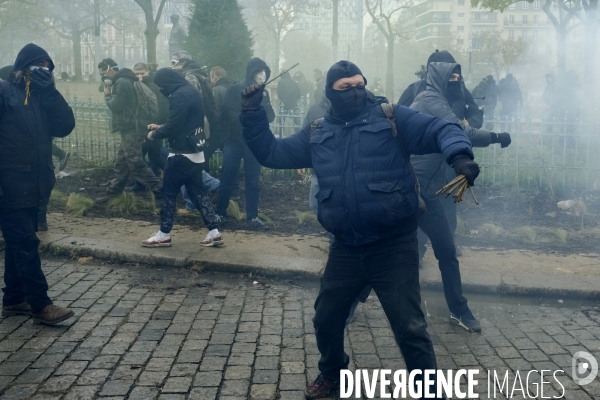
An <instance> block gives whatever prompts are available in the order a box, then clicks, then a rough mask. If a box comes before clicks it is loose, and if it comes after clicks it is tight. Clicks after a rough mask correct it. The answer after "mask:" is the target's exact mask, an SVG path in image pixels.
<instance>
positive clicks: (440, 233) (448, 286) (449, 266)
mask: <svg viewBox="0 0 600 400" xmlns="http://www.w3.org/2000/svg"><path fill="white" fill-rule="evenodd" d="M461 80H462V77H461V67H460V65H459V64H456V63H445V62H433V63H430V64H429V66H428V67H427V89H426V90H425V91H424V92H421V93H420V94H419V95H417V97H416V98H415V101H414V103H413V104H412V105H411V106H410V108H412V109H413V110H416V111H419V112H421V113H424V114H429V115H432V116H434V117H438V118H443V119H444V120H446V121H449V122H452V123H455V124H458V125H460V127H461V128H462V129H463V131H464V132H465V133H466V134H467V136H468V137H469V139H470V141H471V143H472V145H473V147H487V146H489V145H490V144H492V143H499V144H500V145H501V146H502V147H503V148H504V147H507V146H509V145H510V142H511V138H510V135H509V134H508V133H505V132H503V133H498V134H496V133H494V132H490V131H487V130H484V129H475V128H473V127H471V126H469V125H468V124H465V122H464V121H463V120H462V119H460V118H459V117H457V116H456V115H455V113H454V111H453V110H455V109H457V107H453V105H454V104H456V103H459V104H462V97H463V93H464V92H463V91H462V86H463V84H462V82H461ZM458 109H460V108H458ZM411 163H412V165H413V167H414V170H415V173H416V175H417V178H418V179H419V183H420V185H421V196H422V198H423V200H424V201H425V203H426V205H427V212H426V213H425V214H423V215H421V216H420V217H419V236H418V238H419V240H418V243H419V257H420V258H422V257H423V255H424V253H425V242H426V241H427V237H429V240H431V246H432V247H433V252H434V254H435V257H436V258H437V260H438V263H439V268H440V271H441V274H442V283H443V285H444V294H445V296H446V303H447V304H448V308H449V309H450V312H451V313H452V314H451V315H450V321H451V322H452V323H454V324H456V325H459V326H461V327H463V328H465V329H467V330H468V331H470V332H479V331H481V325H480V324H479V322H478V321H477V319H475V317H474V316H473V313H472V312H471V310H470V309H469V307H468V305H467V299H466V298H465V297H464V296H463V295H462V282H461V276H460V267H459V263H458V259H457V258H456V257H457V255H456V247H455V245H454V238H453V231H452V230H451V227H450V224H449V223H448V218H450V217H451V216H452V217H453V218H454V220H456V204H455V203H454V201H452V204H453V205H454V206H455V207H454V209H453V210H451V211H448V210H445V209H444V205H443V204H442V202H441V200H440V198H439V197H438V196H437V195H436V192H437V190H438V189H440V188H441V187H443V186H444V185H445V184H446V183H447V182H448V181H447V179H448V177H447V176H448V175H449V174H448V173H447V171H446V166H445V164H446V163H445V162H444V157H443V155H442V154H439V153H434V154H424V155H413V156H411ZM443 201H444V202H447V200H446V199H444V200H443ZM451 213H454V214H453V215H452V214H451ZM423 232H424V233H423ZM426 235H427V236H426Z"/></svg>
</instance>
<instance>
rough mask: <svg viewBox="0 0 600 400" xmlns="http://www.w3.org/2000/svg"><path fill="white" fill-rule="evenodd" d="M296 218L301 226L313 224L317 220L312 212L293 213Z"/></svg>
mask: <svg viewBox="0 0 600 400" xmlns="http://www.w3.org/2000/svg"><path fill="white" fill-rule="evenodd" d="M294 214H296V218H298V224H299V225H303V224H304V223H305V222H313V221H316V220H317V216H316V215H315V213H314V212H312V211H304V212H302V211H298V210H296V211H294Z"/></svg>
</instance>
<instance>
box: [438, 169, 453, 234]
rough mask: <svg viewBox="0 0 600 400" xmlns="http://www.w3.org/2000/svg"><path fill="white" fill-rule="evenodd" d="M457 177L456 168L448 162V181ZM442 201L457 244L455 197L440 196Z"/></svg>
mask: <svg viewBox="0 0 600 400" xmlns="http://www.w3.org/2000/svg"><path fill="white" fill-rule="evenodd" d="M454 178H456V172H454V168H452V167H450V166H449V165H448V164H446V180H447V181H448V182H452V180H453V179H454ZM439 199H440V200H441V201H442V205H443V206H444V211H445V212H446V218H448V224H449V225H450V232H451V233H452V237H453V238H454V242H455V244H456V225H457V219H456V203H455V202H454V198H453V197H452V196H448V197H447V198H445V197H439Z"/></svg>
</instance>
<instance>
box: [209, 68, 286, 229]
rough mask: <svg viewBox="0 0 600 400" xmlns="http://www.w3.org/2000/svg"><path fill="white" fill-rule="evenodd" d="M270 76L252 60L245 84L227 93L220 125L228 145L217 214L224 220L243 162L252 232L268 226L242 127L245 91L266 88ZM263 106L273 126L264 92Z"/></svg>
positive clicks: (256, 166) (256, 169)
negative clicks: (256, 86)
mask: <svg viewBox="0 0 600 400" xmlns="http://www.w3.org/2000/svg"><path fill="white" fill-rule="evenodd" d="M270 76H271V69H270V68H269V67H268V66H267V64H266V63H265V62H264V61H263V60H261V59H260V58H258V57H255V58H253V59H251V60H250V61H249V62H248V65H247V66H246V81H245V82H240V83H236V84H235V85H233V86H231V87H230V88H229V89H227V93H225V99H224V100H223V105H222V106H221V124H222V127H223V133H224V134H225V135H224V139H225V143H224V145H223V168H222V170H221V184H220V185H219V195H218V199H217V210H216V211H217V214H218V215H219V216H220V217H225V216H226V214H227V207H229V198H230V197H231V192H232V191H233V188H234V184H235V181H236V179H237V175H238V171H239V169H240V163H241V161H242V159H243V160H244V173H245V183H246V217H247V220H248V222H249V225H250V226H249V228H250V229H256V230H264V229H266V228H267V226H266V225H265V223H264V222H263V221H262V220H261V219H260V218H258V200H259V192H260V190H259V180H260V171H261V167H260V164H259V163H258V161H256V158H255V157H254V155H253V154H252V152H251V151H250V149H249V148H248V146H246V143H244V139H243V137H242V125H241V124H240V111H241V110H242V104H241V103H242V91H243V90H244V88H246V87H247V86H249V85H252V84H261V85H262V84H265V83H266V82H267V81H268V80H269V77H270ZM261 105H262V107H264V109H265V111H266V113H267V120H268V121H269V122H273V120H274V119H275V111H273V107H272V106H271V100H270V98H269V93H268V92H266V91H265V92H264V96H263V97H262V98H261Z"/></svg>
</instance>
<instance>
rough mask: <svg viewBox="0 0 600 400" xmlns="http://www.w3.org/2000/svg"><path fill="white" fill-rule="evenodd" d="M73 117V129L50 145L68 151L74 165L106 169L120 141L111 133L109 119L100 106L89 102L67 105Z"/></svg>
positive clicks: (102, 104)
mask: <svg viewBox="0 0 600 400" xmlns="http://www.w3.org/2000/svg"><path fill="white" fill-rule="evenodd" d="M70 106H71V108H73V113H74V114H75V130H74V131H73V132H72V133H71V134H70V135H69V136H67V137H65V138H57V139H55V140H54V143H55V144H56V145H57V146H58V147H60V148H62V149H63V150H65V151H69V152H71V158H72V162H73V164H76V165H78V166H107V165H110V164H112V163H113V162H114V160H115V158H116V155H117V150H118V148H119V143H120V142H121V138H120V137H119V134H118V133H117V134H114V133H112V132H111V126H112V116H111V113H110V110H109V109H108V108H107V107H106V105H105V104H104V103H94V102H92V101H91V100H87V101H80V100H78V99H77V98H75V99H74V100H73V101H71V102H70Z"/></svg>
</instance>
